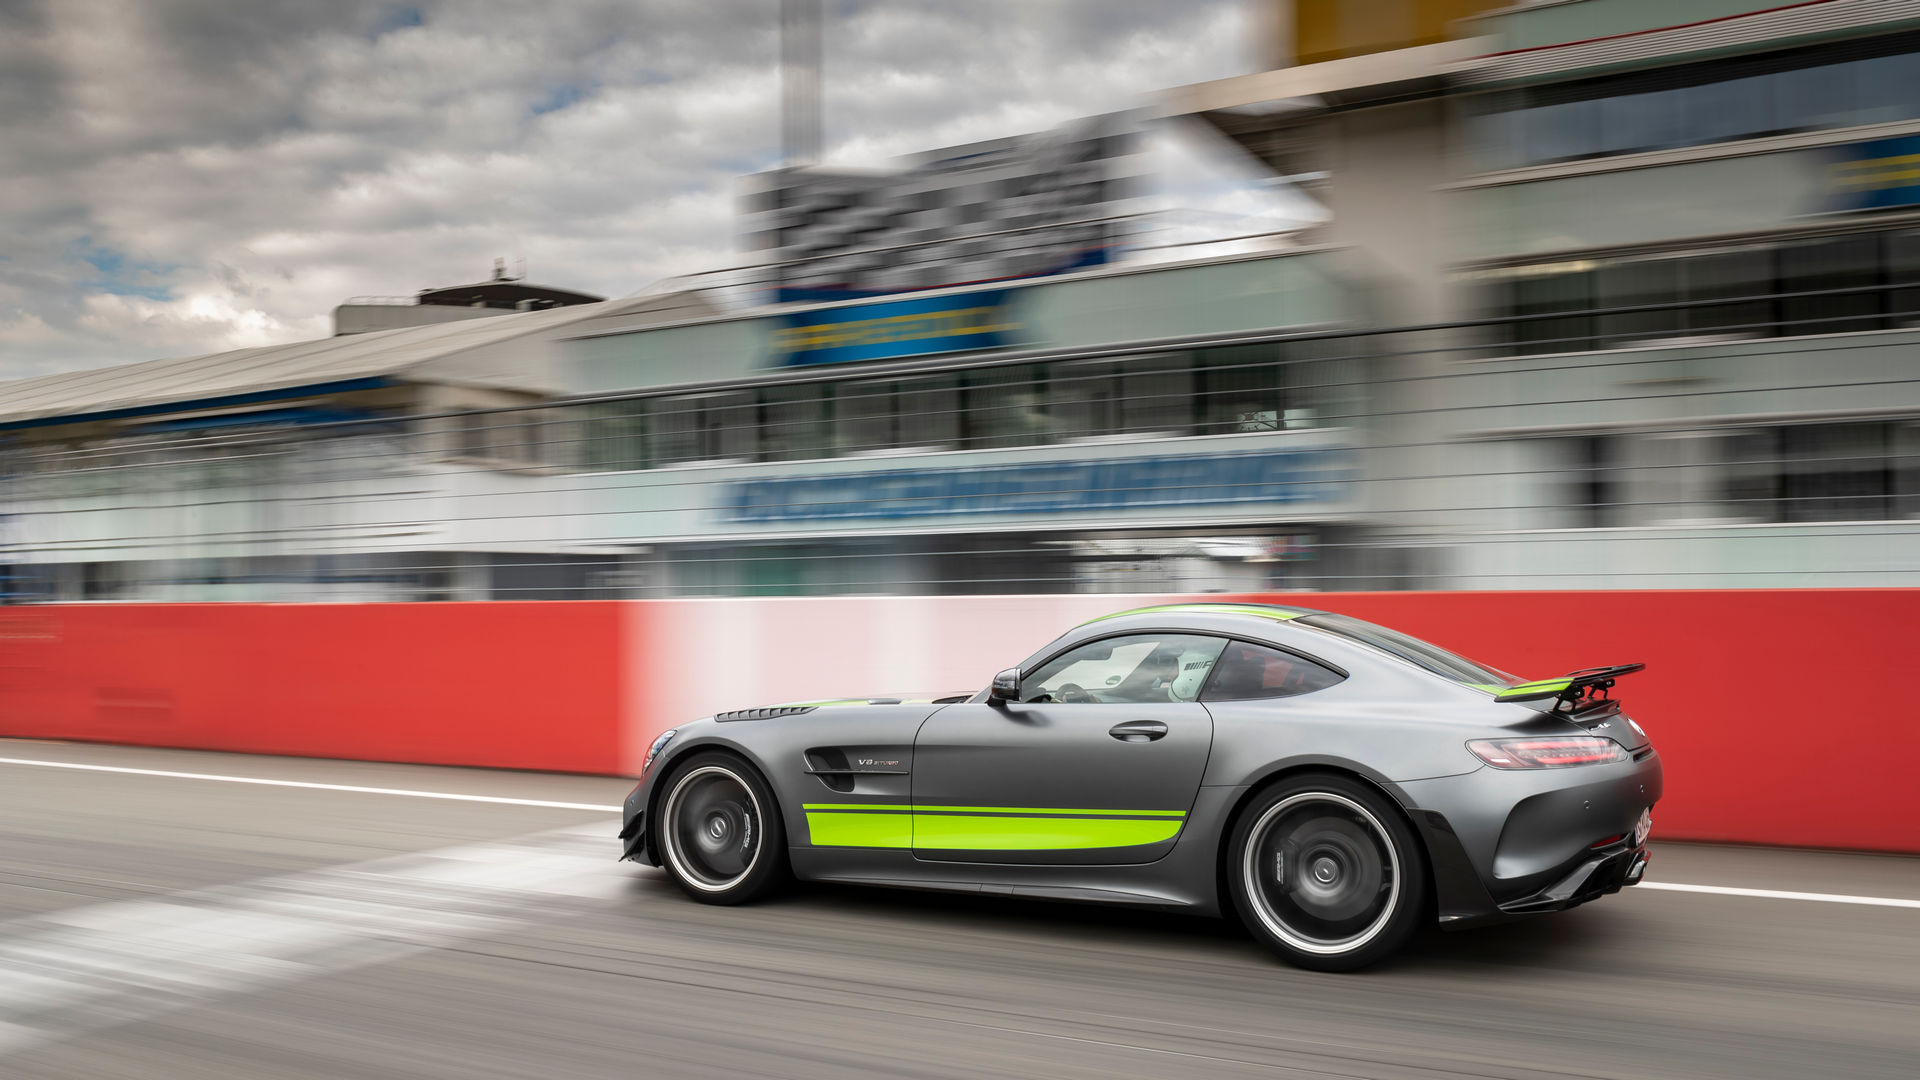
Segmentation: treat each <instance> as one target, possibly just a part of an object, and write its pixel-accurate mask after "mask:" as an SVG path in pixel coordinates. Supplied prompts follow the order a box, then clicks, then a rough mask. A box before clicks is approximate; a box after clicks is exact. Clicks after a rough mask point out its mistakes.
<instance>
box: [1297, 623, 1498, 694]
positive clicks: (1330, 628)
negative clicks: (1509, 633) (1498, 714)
mask: <svg viewBox="0 0 1920 1080" xmlns="http://www.w3.org/2000/svg"><path fill="white" fill-rule="evenodd" d="M1293 621H1294V622H1295V623H1296V624H1298V625H1301V626H1311V627H1313V628H1315V629H1317V630H1325V631H1326V632H1328V633H1330V634H1338V635H1340V636H1341V637H1343V638H1351V639H1352V640H1354V641H1358V642H1362V643H1364V644H1367V645H1371V646H1373V647H1374V648H1376V649H1379V650H1381V651H1382V652H1387V653H1392V654H1393V655H1394V656H1397V657H1399V658H1400V659H1402V660H1405V661H1407V662H1408V663H1410V664H1418V665H1419V666H1421V667H1423V668H1426V669H1427V670H1428V671H1431V672H1433V673H1434V674H1435V675H1441V676H1445V677H1446V678H1449V679H1452V680H1454V681H1455V682H1463V683H1468V684H1470V685H1476V686H1478V685H1486V684H1490V683H1491V684H1498V685H1500V686H1507V685H1510V684H1512V683H1514V682H1516V681H1518V680H1516V679H1515V678H1514V677H1513V676H1511V675H1509V674H1507V673H1506V672H1504V671H1499V670H1496V669H1494V668H1490V667H1486V666H1484V665H1481V664H1476V663H1474V662H1473V661H1471V660H1469V659H1467V658H1466V657H1464V656H1461V655H1459V654H1458V653H1450V652H1448V651H1447V650H1445V649H1443V648H1441V647H1440V646H1438V645H1434V644H1432V643H1430V642H1425V641H1421V640H1420V639H1419V638H1417V637H1412V636H1410V635H1407V634H1403V633H1401V632H1400V631H1398V630H1389V629H1387V628H1386V627H1384V626H1375V625H1374V624H1372V623H1370V622H1365V621H1363V620H1361V619H1356V618H1353V617H1352V616H1350V615H1335V614H1333V613H1331V612H1325V611H1323V612H1319V613H1317V614H1313V615H1303V616H1301V617H1300V618H1298V619H1295V620H1293Z"/></svg>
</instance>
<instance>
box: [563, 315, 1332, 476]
mask: <svg viewBox="0 0 1920 1080" xmlns="http://www.w3.org/2000/svg"><path fill="white" fill-rule="evenodd" d="M1351 348H1352V342H1350V341H1335V340H1316V341H1301V342H1280V343H1268V344H1263V345H1241V346H1230V347H1222V348H1214V349H1194V350H1187V351H1179V352H1171V353H1159V354H1152V355H1146V356H1110V357H1094V358H1089V359H1076V360H1062V361H1056V362H1052V363H1047V364H1012V365H996V366H990V367H978V368H972V369H967V370H963V371H957V372H944V373H939V374H931V375H914V376H902V377H900V378H891V379H876V378H872V377H851V376H850V377H848V378H846V379H842V380H836V381H832V382H820V383H805V384H788V385H772V386H765V387H760V388H757V389H751V390H734V391H727V392H724V393H699V394H678V395H671V396H659V397H649V398H635V399H630V400H624V401H614V402H605V403H594V404H588V405H581V406H556V407H553V408H551V409H549V410H543V411H544V412H546V413H548V414H549V422H553V421H554V420H555V419H556V418H564V417H572V416H578V417H579V418H580V419H581V420H583V421H584V422H583V423H581V424H578V425H575V426H566V424H565V422H561V423H560V424H559V425H558V426H556V427H555V428H554V431H553V434H552V435H551V436H550V437H549V438H548V440H547V442H548V443H549V444H552V443H553V442H556V441H565V442H567V443H576V442H577V443H578V446H577V448H573V449H568V450H562V451H550V452H549V456H552V457H556V458H558V459H561V460H566V461H572V462H578V463H579V466H580V467H581V468H584V469H586V470H588V471H617V470H628V469H657V468H665V467H668V466H673V465H685V464H692V463H696V462H698V463H723V462H747V461H792V460H800V459H811V458H830V457H855V456H862V455H871V454H887V453H903V452H914V451H929V450H986V449H1001V448H1008V447H1022V446H1045V445H1055V444H1060V443H1071V442H1076V441H1088V440H1101V439H1155V438H1181V437H1189V436H1196V435H1228V434H1237V433H1249V432H1265V431H1281V430H1291V429H1301V428H1311V427H1324V426H1332V425H1339V424H1343V423H1349V422H1351V421H1352V419H1353V418H1354V417H1355V415H1356V414H1357V411H1358V404H1357V401H1358V393H1359V385H1358V378H1359V377H1358V375H1357V374H1356V373H1355V366H1354V365H1353V363H1352V362H1351V361H1347V360H1342V359H1341V358H1340V356H1339V354H1340V353H1341V352H1344V351H1348V350H1350V349H1351Z"/></svg>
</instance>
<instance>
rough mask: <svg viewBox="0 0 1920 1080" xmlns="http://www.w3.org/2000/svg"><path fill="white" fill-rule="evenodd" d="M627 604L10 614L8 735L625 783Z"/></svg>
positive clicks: (99, 609)
mask: <svg viewBox="0 0 1920 1080" xmlns="http://www.w3.org/2000/svg"><path fill="white" fill-rule="evenodd" d="M619 621H620V612H619V605H618V604H616V603H611V602H608V603H599V602H557V603H485V604H368V605H360V604H312V605H309V604H141V605H75V606H56V607H39V608H16V609H13V610H11V611H0V734H6V735H16V736H28V737H39V738H55V739H85V740H95V741H102V742H116V743H132V744H136V745H143V746H176V747H192V748H197V749H203V750H234V751H242V752H246V753H260V754H298V755H304V756H310V757H338V758H359V759H367V760H375V761H410V762H431V763H436V764H444V765H485V766H498V767H509V768H519V769H552V770H562V771H569V772H605V773H610V772H616V771H618V768H619V763H618V740H619V727H620V707H619V679H620V671H621V665H620V663H619V658H618V653H617V650H618V643H619V635H618V628H619Z"/></svg>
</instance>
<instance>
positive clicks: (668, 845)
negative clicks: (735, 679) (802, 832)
mask: <svg viewBox="0 0 1920 1080" xmlns="http://www.w3.org/2000/svg"><path fill="white" fill-rule="evenodd" d="M661 791H662V793H663V794H662V795H661V796H660V802H659V806H660V816H659V819H658V821H659V825H658V832H656V833H655V836H654V839H655V840H656V841H658V844H659V851H660V865H662V866H664V867H665V868H666V871H667V873H668V874H669V875H671V876H672V877H673V880H674V881H675V883H677V884H678V885H679V886H680V888H681V889H682V890H684V891H685V892H686V894H687V895H688V896H691V897H693V898H694V899H695V900H698V901H700V902H701V903H703V904H744V903H747V902H748V901H750V900H758V899H760V898H761V897H763V896H766V895H767V894H768V893H770V892H772V891H774V890H775V889H776V888H778V887H779V886H780V885H781V884H782V883H783V882H784V881H785V880H786V878H787V830H786V827H785V824H784V823H783V822H782V821H781V820H780V807H779V804H778V803H776V802H775V801H774V798H773V790H772V789H771V788H769V787H768V786H767V782H766V781H765V780H764V779H762V778H761V776H760V773H759V772H758V771H757V770H755V769H754V768H753V766H751V765H748V764H747V763H746V762H744V761H742V760H740V759H739V758H737V757H735V756H733V755H732V754H726V753H716V752H712V751H709V752H705V753H698V754H695V755H693V756H692V757H690V758H688V759H687V760H686V761H683V762H681V763H680V764H679V765H678V766H676V767H675V768H674V770H673V775H672V776H670V777H668V778H667V781H666V783H665V784H663V785H661Z"/></svg>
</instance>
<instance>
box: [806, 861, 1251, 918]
mask: <svg viewBox="0 0 1920 1080" xmlns="http://www.w3.org/2000/svg"><path fill="white" fill-rule="evenodd" d="M788 855H789V856H790V857H791V859H792V865H793V872H794V876H795V877H798V878H800V879H802V880H804V881H821V882H832V883H836V884H847V885H876V886H880V887H883V888H892V889H925V890H931V891H935V892H956V893H975V894H986V895H989V896H1011V897H1018V898H1023V899H1031V900H1064V901H1071V902H1076V903H1098V904H1129V905H1134V906H1140V907H1150V908H1157V909H1162V910H1167V911H1183V912H1187V913H1189V914H1205V915H1213V914H1217V912H1215V911H1213V910H1210V906H1209V905H1208V904H1207V902H1206V898H1205V897H1203V896H1200V895H1196V894H1192V893H1187V892H1185V891H1183V890H1179V889H1177V888H1170V887H1169V884H1170V883H1169V882H1166V881H1164V880H1162V877H1163V876H1164V875H1163V873H1161V874H1156V873H1150V872H1148V867H1145V866H1137V865H1108V866H1034V865H1027V864H1015V863H966V864H964V865H961V864H954V863H937V862H926V861H923V860H920V859H916V858H914V857H913V854H912V852H908V851H899V850H883V851H875V850H859V851H856V850H849V849H844V848H817V847H795V848H789V849H788ZM961 874H964V875H965V876H964V877H961V876H960V875H961Z"/></svg>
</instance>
